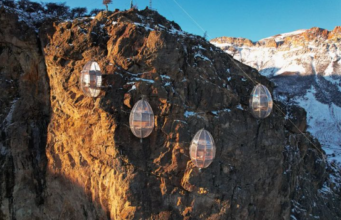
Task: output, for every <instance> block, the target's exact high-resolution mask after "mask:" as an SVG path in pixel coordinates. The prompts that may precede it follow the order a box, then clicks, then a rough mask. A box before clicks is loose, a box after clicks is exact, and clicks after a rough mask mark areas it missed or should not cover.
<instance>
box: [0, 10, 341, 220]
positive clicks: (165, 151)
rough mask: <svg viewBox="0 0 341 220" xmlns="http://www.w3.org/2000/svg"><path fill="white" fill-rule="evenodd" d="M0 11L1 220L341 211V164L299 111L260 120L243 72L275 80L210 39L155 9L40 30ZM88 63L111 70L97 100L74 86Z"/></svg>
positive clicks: (297, 215) (307, 215)
mask: <svg viewBox="0 0 341 220" xmlns="http://www.w3.org/2000/svg"><path fill="white" fill-rule="evenodd" d="M0 18H1V23H0V45H1V50H0V57H1V60H0V63H1V65H0V67H1V69H0V71H1V83H2V84H3V85H6V86H8V88H7V89H2V91H5V92H6V94H8V95H5V93H2V94H1V105H2V107H1V114H2V115H1V117H2V118H1V120H3V123H2V125H1V133H2V135H1V157H0V162H1V167H2V169H1V175H0V178H1V179H0V182H1V188H0V189H1V190H0V202H1V203H0V204H1V217H0V218H1V219H290V218H292V219H315V218H317V217H319V218H321V219H337V218H340V216H341V213H340V191H339V190H340V188H339V185H338V178H337V175H338V174H337V172H336V171H335V170H334V169H333V167H332V166H331V165H330V164H327V163H325V161H324V160H323V159H322V158H323V154H322V152H321V148H320V145H319V143H318V142H317V141H315V140H314V139H313V138H311V137H310V136H309V134H300V132H298V131H297V130H295V129H296V128H295V127H293V126H292V124H290V123H289V121H288V119H291V120H292V121H293V122H294V123H295V124H296V126H297V127H299V128H300V129H302V131H303V132H304V129H305V120H304V118H305V112H304V110H302V109H300V108H297V107H290V108H286V107H284V106H283V105H282V104H281V103H277V104H278V106H280V107H279V108H280V109H281V111H280V109H277V108H276V109H274V112H273V113H272V114H271V116H270V117H269V118H267V119H264V120H256V119H255V118H253V117H252V115H251V114H250V113H249V111H248V98H249V94H250V92H251V90H252V88H253V86H254V85H253V83H252V82H251V81H250V80H249V79H248V78H246V77H245V75H243V73H242V72H243V71H244V72H246V73H247V74H248V75H249V76H251V77H252V78H253V79H255V80H257V81H259V82H261V83H262V84H264V85H266V86H268V88H269V89H270V90H272V89H273V84H272V83H271V82H270V81H268V80H267V79H266V78H265V77H263V76H261V75H260V74H258V72H257V71H256V70H255V69H253V68H251V67H248V66H246V65H243V64H242V63H240V62H238V61H233V60H232V58H231V56H229V55H227V54H225V53H224V52H223V51H221V50H220V49H218V48H216V47H214V46H213V45H211V44H210V43H209V42H207V41H205V40H204V39H203V38H201V37H198V36H193V35H190V34H187V33H185V32H183V31H182V30H181V29H180V27H179V26H178V25H177V24H175V23H173V22H169V21H167V20H166V19H165V18H163V17H162V16H160V15H159V14H157V13H156V12H154V11H150V10H144V11H136V10H130V11H124V12H115V13H108V14H103V13H100V14H98V15H97V16H96V17H94V18H82V19H75V20H73V21H58V22H54V23H51V22H48V23H45V25H43V26H41V27H40V31H39V35H38V36H37V35H36V33H35V32H34V31H33V30H32V29H30V28H28V26H26V25H25V22H18V17H17V15H16V14H13V13H10V12H9V11H7V10H4V9H3V10H2V11H1V14H0ZM10 27H15V28H10ZM25 28H26V30H27V31H25V32H24V34H23V33H22V32H21V31H19V30H22V29H25ZM40 48H41V49H40ZM91 59H93V60H96V61H97V62H98V63H99V64H100V66H101V68H102V71H103V73H104V75H103V78H104V87H103V91H102V92H101V94H100V95H99V97H97V98H95V99H92V98H88V97H85V96H84V95H83V94H82V92H81V90H80V88H79V86H78V83H79V76H80V72H81V69H82V67H83V65H84V64H85V63H86V62H87V61H89V60H91ZM6 80H7V81H6ZM141 95H146V96H147V97H148V100H149V102H150V104H151V106H152V108H153V110H154V113H155V124H156V127H155V129H154V131H153V133H152V135H151V136H150V137H148V138H146V139H144V140H143V142H142V144H141V143H140V140H139V139H137V138H135V137H134V136H133V135H132V133H131V132H130V129H129V126H128V123H129V121H128V118H129V112H130V110H131V107H132V105H133V104H134V103H135V102H136V101H137V100H139V99H140V97H141ZM282 111H283V112H284V114H285V115H286V117H284V115H283V113H282ZM203 127H206V129H207V130H209V131H210V132H211V133H212V135H213V137H214V139H215V142H216V145H217V156H216V159H215V160H214V161H213V163H212V164H211V165H210V166H209V167H208V168H207V169H203V170H201V171H199V170H198V169H197V168H195V167H193V164H192V162H191V161H190V158H189V156H188V155H189V152H188V148H189V142H190V140H191V138H192V137H193V136H194V134H195V133H196V131H197V130H199V129H201V128H203Z"/></svg>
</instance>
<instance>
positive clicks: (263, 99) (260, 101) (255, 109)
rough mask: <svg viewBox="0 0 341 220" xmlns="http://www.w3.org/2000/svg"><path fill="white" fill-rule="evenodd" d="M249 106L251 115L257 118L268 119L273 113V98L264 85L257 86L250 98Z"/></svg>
mask: <svg viewBox="0 0 341 220" xmlns="http://www.w3.org/2000/svg"><path fill="white" fill-rule="evenodd" d="M249 105H250V109H251V113H252V115H253V116H254V117H256V118H266V117H268V116H269V115H270V113H271V111H272V105H273V101H272V97H271V94H270V92H269V90H268V88H266V87H265V86H263V85H262V84H258V85H256V86H255V87H254V88H253V90H252V92H251V96H250V100H249Z"/></svg>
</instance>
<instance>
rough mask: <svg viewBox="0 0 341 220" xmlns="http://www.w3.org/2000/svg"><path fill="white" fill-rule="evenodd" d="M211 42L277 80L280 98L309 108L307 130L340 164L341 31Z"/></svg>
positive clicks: (309, 31) (316, 30) (321, 30)
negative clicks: (256, 40)
mask: <svg viewBox="0 0 341 220" xmlns="http://www.w3.org/2000/svg"><path fill="white" fill-rule="evenodd" d="M211 43H212V44H214V45H216V46H218V47H220V48H221V49H223V50H224V51H225V52H227V53H229V54H231V55H232V56H233V57H234V58H235V59H237V60H240V61H241V62H243V63H245V64H247V65H249V66H252V67H254V68H256V69H258V70H259V71H260V73H261V74H262V75H264V76H267V77H268V78H269V79H270V80H271V81H273V82H274V83H275V84H276V86H277V87H276V89H275V91H274V94H275V99H277V100H281V101H284V102H286V103H288V104H298V105H300V106H301V107H303V108H305V110H306V111H307V120H308V131H310V132H311V133H312V134H313V135H314V136H315V137H317V138H318V139H319V141H320V142H321V144H322V145H323V147H324V150H325V151H326V152H327V153H328V154H329V158H330V160H334V159H336V160H338V161H341V81H340V78H341V27H336V28H335V29H334V30H332V31H328V30H325V29H321V28H316V27H315V28H311V29H309V30H297V31H294V32H290V33H285V34H278V35H275V36H272V37H268V38H265V39H262V40H260V41H258V42H252V41H250V40H248V39H244V38H232V37H220V38H216V39H213V40H211Z"/></svg>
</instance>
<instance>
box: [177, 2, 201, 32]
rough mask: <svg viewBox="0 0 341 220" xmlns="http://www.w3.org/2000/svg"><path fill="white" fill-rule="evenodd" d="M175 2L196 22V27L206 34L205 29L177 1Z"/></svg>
mask: <svg viewBox="0 0 341 220" xmlns="http://www.w3.org/2000/svg"><path fill="white" fill-rule="evenodd" d="M173 2H174V3H175V4H176V5H177V6H178V7H179V8H180V9H181V10H182V11H183V12H184V13H185V14H186V15H187V16H188V17H189V18H190V19H191V20H192V21H193V22H194V24H195V25H196V26H198V27H199V28H200V29H201V30H202V31H203V32H205V30H204V28H202V27H201V26H200V24H199V23H198V22H197V21H196V20H195V19H194V18H193V17H192V16H191V15H190V14H189V13H188V12H187V11H186V10H185V9H184V8H183V7H182V6H181V5H180V4H179V3H178V2H177V1H176V0H173Z"/></svg>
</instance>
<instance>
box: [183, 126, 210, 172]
mask: <svg viewBox="0 0 341 220" xmlns="http://www.w3.org/2000/svg"><path fill="white" fill-rule="evenodd" d="M189 152H190V157H191V160H192V162H193V163H194V165H195V166H197V167H199V168H206V167H208V166H209V165H210V164H211V163H212V161H213V159H214V158H215V153H216V147H215V144H214V140H213V137H212V135H211V134H210V132H208V131H206V130H205V129H201V130H199V131H198V132H197V133H196V134H195V136H194V138H193V139H192V142H191V146H190V147H189Z"/></svg>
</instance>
